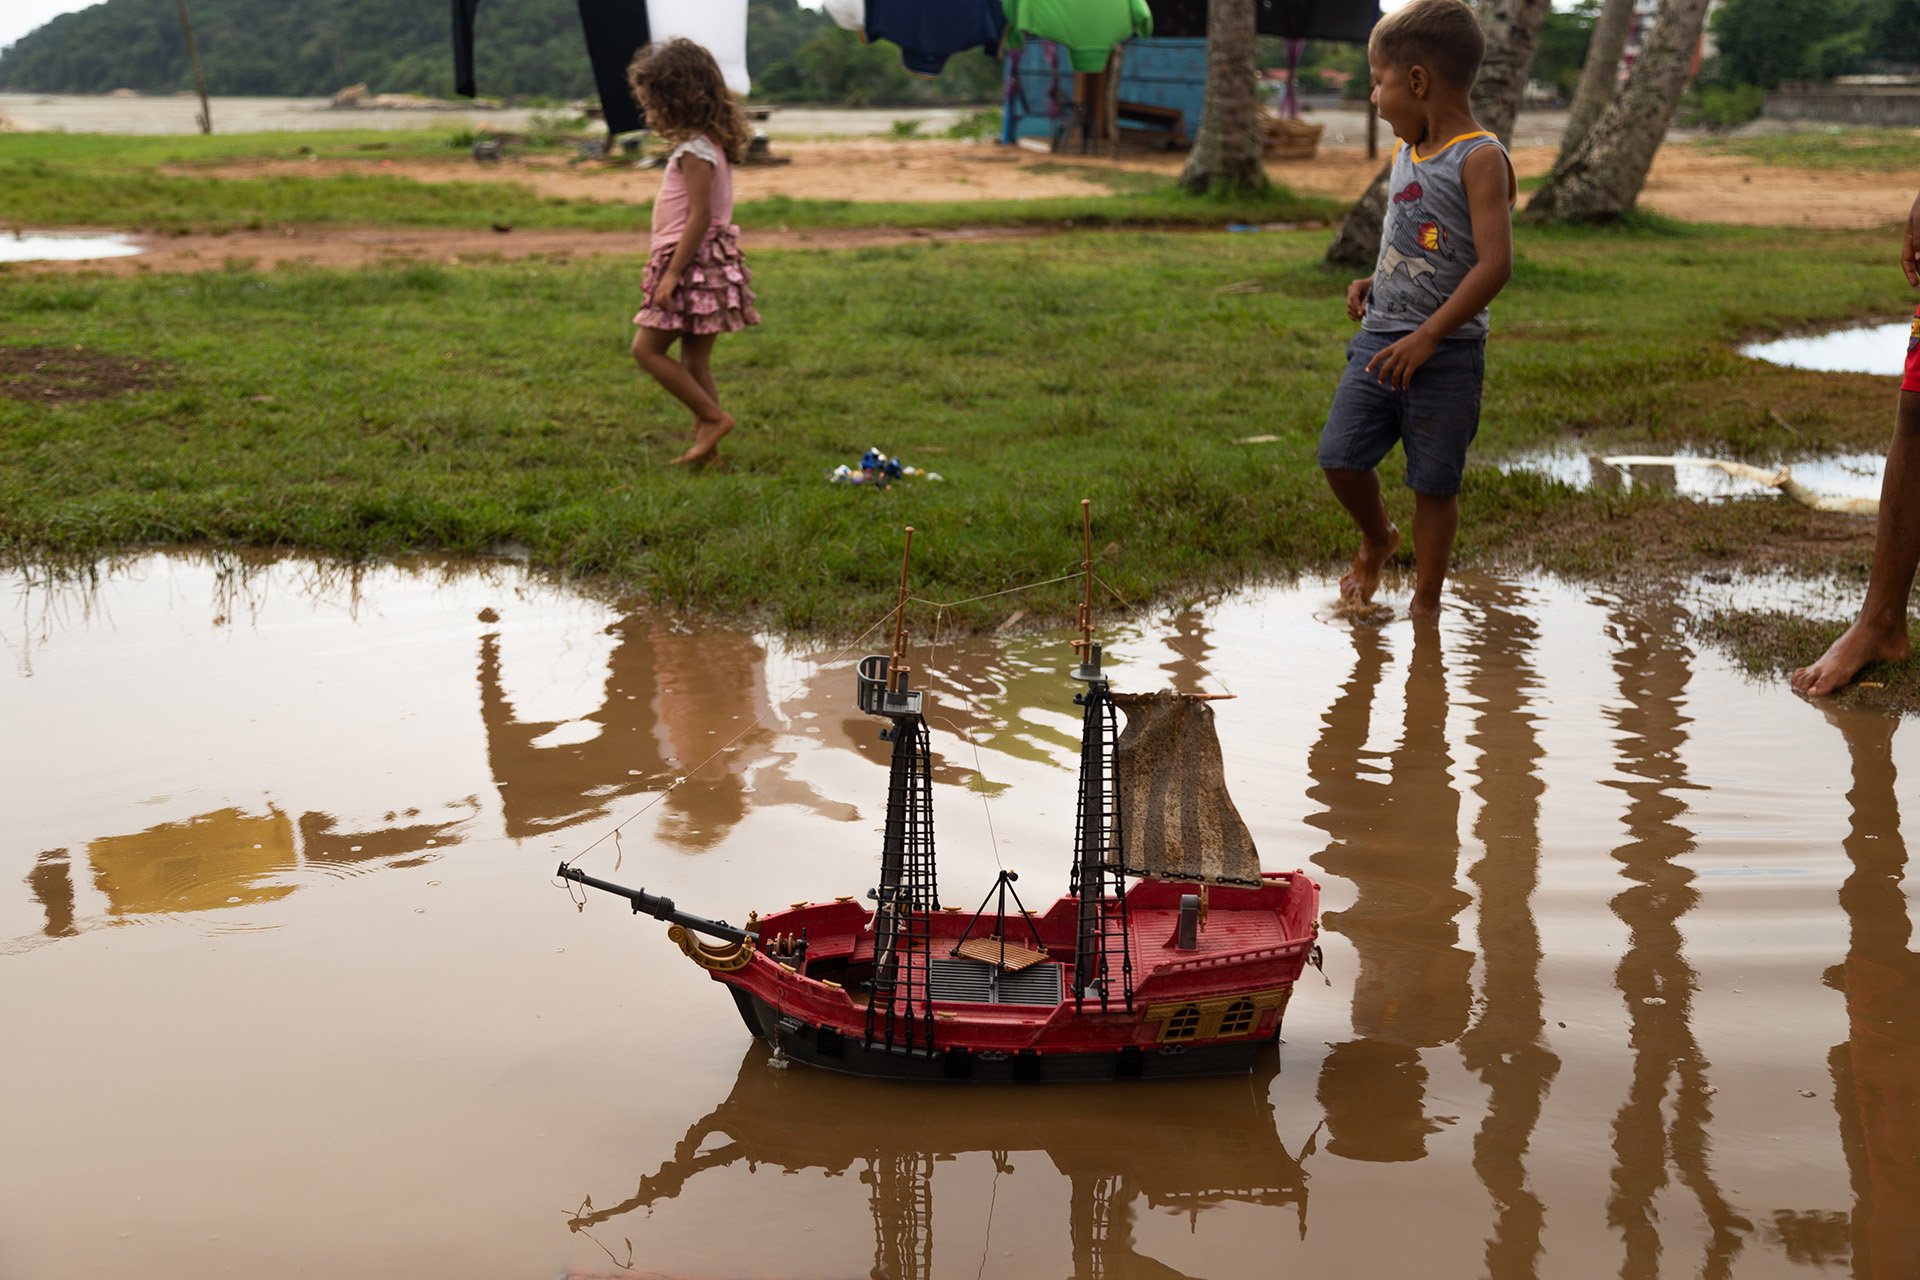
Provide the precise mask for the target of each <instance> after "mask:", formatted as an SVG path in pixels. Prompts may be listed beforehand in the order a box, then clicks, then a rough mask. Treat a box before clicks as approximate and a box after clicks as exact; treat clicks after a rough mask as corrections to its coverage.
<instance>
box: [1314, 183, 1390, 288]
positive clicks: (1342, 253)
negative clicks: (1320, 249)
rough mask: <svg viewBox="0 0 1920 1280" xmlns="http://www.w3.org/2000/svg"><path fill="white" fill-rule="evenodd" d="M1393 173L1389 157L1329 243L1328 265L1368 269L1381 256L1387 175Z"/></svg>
mask: <svg viewBox="0 0 1920 1280" xmlns="http://www.w3.org/2000/svg"><path fill="white" fill-rule="evenodd" d="M1392 173H1393V162H1392V161H1391V160H1389V161H1388V162H1387V165H1386V167H1385V168H1383V169H1381V170H1380V172H1379V173H1376V174H1375V175H1374V176H1373V181H1372V182H1371V183H1370V184H1368V186H1367V189H1366V192H1365V194H1363V195H1362V196H1361V197H1360V198H1359V199H1358V200H1355V201H1354V202H1353V207H1352V208H1350V209H1348V210H1347V216H1346V217H1344V218H1342V219H1341V220H1340V229H1339V230H1338V231H1336V232H1334V233H1333V243H1332V244H1330V245H1328V246H1327V265H1328V266H1332V267H1351V268H1353V269H1354V270H1355V271H1365V270H1367V269H1368V268H1369V267H1371V266H1373V264H1374V262H1375V261H1376V260H1377V259H1378V258H1379V257H1380V224H1381V222H1383V221H1384V220H1385V219H1386V216H1387V178H1388V176H1389V175H1391V174H1392Z"/></svg>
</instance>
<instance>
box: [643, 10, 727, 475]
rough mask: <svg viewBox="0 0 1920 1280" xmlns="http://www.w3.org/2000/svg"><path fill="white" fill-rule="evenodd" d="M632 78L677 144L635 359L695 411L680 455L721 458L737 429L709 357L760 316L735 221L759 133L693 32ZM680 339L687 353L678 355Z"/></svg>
mask: <svg viewBox="0 0 1920 1280" xmlns="http://www.w3.org/2000/svg"><path fill="white" fill-rule="evenodd" d="M627 79H628V81H629V82H630V83H631V84H632V86H633V94H634V97H635V98H636V99H638V100H639V103H640V106H641V108H642V109H643V110H645V111H646V113H647V123H648V124H649V125H650V126H651V127H652V128H653V129H654V131H655V132H657V133H659V134H660V135H661V136H662V137H664V138H667V139H668V140H670V141H671V142H673V144H674V147H673V151H672V153H671V154H669V155H668V157H667V168H666V173H665V176H664V177H663V179H662V180H661V184H660V194H659V195H658V196H656V197H655V198H654V201H653V236H652V240H651V242H650V246H649V253H648V257H647V266H646V270H645V272H643V273H642V275H641V277H640V287H641V290H642V291H643V292H644V293H645V294H646V302H645V304H644V305H643V306H642V307H641V308H640V313H639V314H638V315H636V316H634V318H633V322H634V323H635V324H637V325H639V326H640V331H639V332H638V333H636V334H635V335H634V338H633V358H634V359H635V360H636V361H638V362H639V364H640V367H641V368H642V369H645V370H646V371H647V372H648V373H649V374H651V375H653V380H654V381H655V382H658V383H659V384H660V385H661V386H663V387H665V388H666V389H667V391H668V392H670V393H671V394H672V395H673V397H674V399H676V400H678V401H679V402H680V403H681V404H684V405H685V406H687V408H688V409H690V410H692V411H693V444H692V446H691V447H690V448H688V449H687V451H686V452H685V453H683V454H681V455H680V456H679V457H678V458H675V459H674V461H675V462H676V463H705V462H712V461H713V460H714V459H715V458H716V457H718V456H719V454H720V439H721V437H722V436H724V435H726V434H727V433H728V432H729V431H731V430H733V415H732V414H730V413H728V412H727V411H726V410H724V409H722V408H721V407H720V388H719V386H718V385H717V384H716V383H715V382H714V380H713V370H712V368H711V366H710V364H709V360H710V358H711V356H712V354H713V344H714V343H715V342H716V341H717V340H718V339H719V336H720V335H721V334H723V333H734V332H737V331H739V330H741V329H744V328H746V327H747V326H748V325H754V324H759V323H760V313H759V312H758V311H756V310H754V306H753V287H752V277H751V276H750V275H749V274H748V272H747V262H746V259H745V258H744V257H742V256H741V253H740V228H739V227H736V226H734V225H733V166H734V165H735V164H737V163H739V162H740V161H742V160H744V159H746V156H747V144H748V142H750V141H751V138H750V137H749V135H748V132H747V125H746V120H745V118H744V117H743V116H742V115H741V113H740V104H739V102H738V101H736V100H735V98H734V96H733V92H732V90H730V89H728V88H727V83H726V80H725V79H724V78H722V76H721V74H720V66H719V64H718V63H716V62H715V61H714V60H713V55H712V54H710V53H708V52H707V51H706V50H705V49H703V48H701V47H700V46H699V45H697V44H695V43H693V41H691V40H669V41H667V42H666V43H664V44H650V45H648V46H647V47H646V48H644V49H642V50H640V52H639V53H637V54H635V55H634V58H633V65H632V66H630V67H629V68H627ZM676 341H677V342H679V344H680V358H679V359H678V360H675V359H674V358H673V357H672V356H671V355H669V354H668V352H669V350H670V349H671V348H672V347H673V344H674V343H675V342H676Z"/></svg>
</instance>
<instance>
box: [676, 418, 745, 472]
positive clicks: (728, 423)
mask: <svg viewBox="0 0 1920 1280" xmlns="http://www.w3.org/2000/svg"><path fill="white" fill-rule="evenodd" d="M731 430H733V415H732V414H730V413H723V414H721V415H720V416H719V417H717V418H702V419H700V420H699V421H698V422H697V423H696V424H695V425H694V428H693V447H692V448H691V449H688V450H687V451H686V452H685V453H683V454H681V455H680V456H679V457H677V458H675V459H674V460H673V465H674V466H676V467H681V466H686V465H687V464H689V463H694V462H711V461H712V460H713V458H714V455H715V454H717V453H718V452H719V451H720V439H721V437H722V436H724V435H726V434H727V432H729V431H731Z"/></svg>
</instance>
